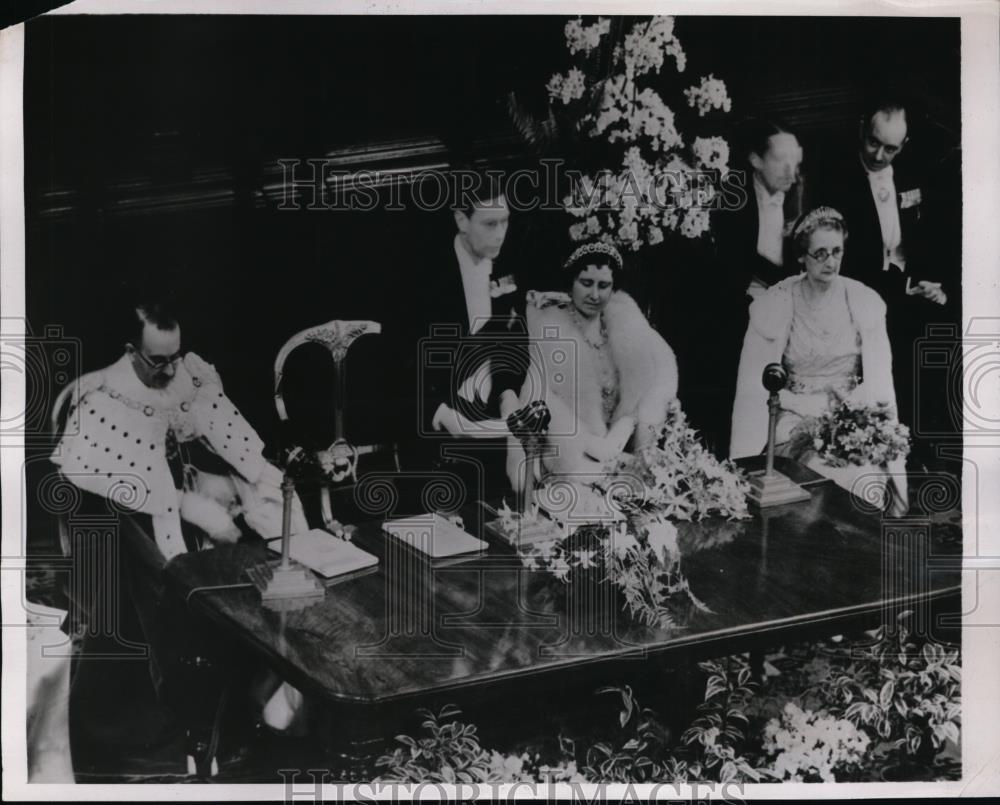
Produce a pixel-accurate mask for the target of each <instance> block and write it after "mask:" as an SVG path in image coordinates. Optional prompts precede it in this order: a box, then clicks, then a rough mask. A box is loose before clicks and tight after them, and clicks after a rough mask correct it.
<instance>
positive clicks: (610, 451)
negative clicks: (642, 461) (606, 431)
mask: <svg viewBox="0 0 1000 805" xmlns="http://www.w3.org/2000/svg"><path fill="white" fill-rule="evenodd" d="M621 452H622V451H621V447H620V446H619V444H618V442H617V440H616V439H612V438H608V437H606V436H595V437H593V438H591V439H590V440H589V441H588V442H587V447H586V448H585V449H584V453H585V454H586V455H588V456H590V457H591V458H592V459H594V460H595V461H609V460H610V459H613V458H616V457H618V456H619V455H621Z"/></svg>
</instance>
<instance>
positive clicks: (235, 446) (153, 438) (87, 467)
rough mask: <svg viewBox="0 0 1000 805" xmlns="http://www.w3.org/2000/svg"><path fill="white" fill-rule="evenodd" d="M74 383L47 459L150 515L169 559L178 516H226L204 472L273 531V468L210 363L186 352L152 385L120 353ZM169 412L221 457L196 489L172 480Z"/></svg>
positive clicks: (220, 521) (223, 522)
mask: <svg viewBox="0 0 1000 805" xmlns="http://www.w3.org/2000/svg"><path fill="white" fill-rule="evenodd" d="M77 391H78V398H77V400H76V402H75V405H74V407H73V409H72V410H71V411H70V413H69V415H68V417H67V420H66V425H65V428H64V430H63V434H62V438H61V440H60V442H59V445H58V446H57V447H56V450H55V452H54V453H53V455H52V461H53V463H55V464H57V465H59V466H60V468H61V470H62V473H63V475H64V476H65V477H66V479H67V480H69V481H70V482H71V483H72V484H74V485H75V486H78V487H79V488H80V489H83V490H85V491H87V492H91V493H93V494H96V495H99V496H101V497H104V498H109V499H111V500H112V501H114V502H115V503H116V504H117V505H119V506H121V507H122V508H124V509H127V510H130V511H135V512H140V513H142V514H148V515H150V516H151V517H152V521H153V531H154V536H155V539H156V544H157V546H158V547H159V549H160V551H161V552H162V553H163V555H164V556H165V557H166V558H167V559H168V560H169V559H172V558H173V557H174V556H176V555H177V554H179V553H183V552H184V551H185V544H184V540H183V537H182V534H181V519H182V518H183V519H185V520H189V521H190V522H193V523H194V524H195V525H198V526H199V527H201V528H203V529H204V530H205V531H207V532H208V533H210V534H212V533H215V532H216V531H220V532H221V531H224V530H225V529H226V526H227V525H228V526H232V521H231V519H230V518H229V515H228V512H227V510H226V508H225V500H224V497H223V496H220V495H218V494H215V493H214V492H213V491H212V490H211V489H210V488H209V484H210V482H213V481H214V482H215V483H214V486H216V487H218V486H220V483H219V482H221V485H223V486H225V487H226V488H227V489H228V490H234V491H229V495H231V496H232V495H235V497H238V498H239V502H240V504H241V506H242V509H243V513H244V517H245V518H246V521H247V523H248V524H249V525H250V526H251V527H252V528H253V529H254V530H256V531H258V532H260V533H261V535H262V536H264V537H274V536H279V535H280V534H281V509H282V497H281V491H280V484H281V471H280V470H278V468H277V467H275V466H273V465H272V464H269V463H268V462H267V461H266V460H265V459H264V457H263V455H262V454H261V453H262V450H263V447H264V444H263V442H262V441H261V440H260V437H259V436H258V435H257V433H256V432H255V431H254V429H253V428H252V427H251V426H250V423H249V422H247V421H246V419H244V418H243V416H242V415H241V414H240V412H239V411H238V410H237V409H236V406H235V405H233V403H232V401H231V400H230V399H229V398H228V397H226V395H225V393H224V392H223V390H222V381H221V380H220V379H219V375H218V373H217V372H216V371H215V367H213V366H212V365H211V364H209V363H206V362H205V361H204V360H202V359H201V358H200V357H198V356H197V355H195V354H194V353H188V354H187V356H185V358H184V360H183V361H182V362H181V363H179V364H178V365H177V370H176V373H175V375H174V378H173V380H172V381H171V382H170V384H169V385H168V386H167V388H165V389H151V388H148V387H147V386H145V385H143V383H142V382H141V381H140V380H139V378H138V377H137V376H136V374H135V370H134V369H133V368H132V365H131V361H130V359H129V357H128V356H127V355H124V356H122V357H121V358H120V359H119V360H118V361H116V362H115V363H113V364H112V365H111V366H108V367H107V368H105V369H102V370H101V371H99V372H94V373H93V374H90V375H86V376H85V377H83V378H81V380H80V388H79V389H78V390H77ZM168 412H169V415H168ZM168 418H172V420H173V427H174V431H175V433H176V435H177V438H178V441H180V442H184V441H188V440H191V439H201V440H203V442H204V443H205V444H206V445H207V446H208V447H209V448H210V449H211V450H212V452H214V453H215V454H216V455H218V456H219V457H220V458H222V459H223V460H224V461H225V462H226V463H227V464H228V465H229V466H230V468H231V473H230V475H229V478H228V481H227V480H226V479H225V478H224V477H223V476H214V475H211V474H208V473H205V474H204V476H205V477H204V478H203V479H202V480H203V481H204V482H205V483H204V484H203V485H202V486H199V488H198V490H197V492H196V493H193V492H191V491H188V492H185V493H183V494H182V493H181V492H180V491H179V490H178V489H177V488H176V486H175V481H174V478H173V476H172V475H171V472H170V467H169V465H168V462H167V455H166V435H167V430H168V427H170V424H169V423H168ZM178 431H180V432H178ZM230 481H231V483H232V486H230V485H229V482H230ZM199 493H200V494H199ZM220 497H223V499H222V500H220ZM294 514H295V516H294V519H293V531H299V530H305V529H306V524H305V518H304V517H303V516H302V514H301V507H300V506H298V505H296V507H295V512H294Z"/></svg>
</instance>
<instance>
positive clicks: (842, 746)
mask: <svg viewBox="0 0 1000 805" xmlns="http://www.w3.org/2000/svg"><path fill="white" fill-rule="evenodd" d="M869 743H870V741H869V739H868V736H867V735H865V733H864V732H862V731H861V730H859V729H858V728H857V727H856V726H855V725H854V724H852V723H851V722H850V721H848V720H847V719H846V718H837V717H835V716H832V715H829V714H828V713H826V712H825V711H822V710H820V711H819V712H818V713H814V712H813V711H812V710H803V709H802V708H801V707H799V706H798V705H797V704H795V703H794V702H788V703H787V704H786V705H785V709H784V711H783V712H782V714H781V719H780V721H779V720H778V719H777V718H772V719H771V720H770V721H768V722H767V724H766V725H765V726H764V741H763V752H764V754H766V755H770V756H772V757H773V758H774V763H773V765H772V767H771V768H770V769H769V771H770V773H771V774H772V775H773V776H774V777H775V778H777V779H778V780H788V781H791V782H797V783H802V782H817V781H822V782H825V783H833V782H836V781H837V777H836V776H835V775H834V772H835V771H836V772H839V773H840V774H842V775H843V774H845V773H846V774H848V775H850V774H851V773H852V772H853V771H854V770H855V769H857V767H859V766H860V765H861V763H862V761H863V760H864V758H865V753H866V752H867V751H868V745H869Z"/></svg>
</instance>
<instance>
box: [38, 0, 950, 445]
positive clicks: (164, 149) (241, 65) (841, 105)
mask: <svg viewBox="0 0 1000 805" xmlns="http://www.w3.org/2000/svg"><path fill="white" fill-rule="evenodd" d="M564 23H565V18H562V17H560V18H553V17H523V18H513V17H445V18H442V17H377V18H376V17H322V18H321V17H273V18H266V17H215V16H198V17H194V16H187V17H151V16H142V17H132V16H128V17H124V16H123V17H56V18H42V19H37V20H34V21H31V22H29V23H28V24H27V26H26V43H25V96H24V97H25V100H24V113H25V132H26V144H25V150H26V153H25V158H26V176H25V178H26V204H27V216H28V217H27V226H28V233H27V273H26V281H27V305H28V318H29V322H30V325H31V326H32V328H33V329H34V330H35V332H41V331H42V329H43V328H44V327H45V325H48V324H53V323H55V324H60V325H62V326H63V328H64V332H65V333H66V335H68V336H71V337H75V338H79V339H81V341H82V343H83V345H84V350H83V353H82V366H81V369H82V370H83V371H89V370H93V369H96V368H98V367H100V366H103V365H105V364H107V363H109V362H111V361H112V360H114V359H115V358H116V357H117V356H118V355H120V353H121V343H122V339H121V337H120V335H119V334H117V333H115V332H112V331H111V330H110V329H109V322H110V321H111V320H112V316H111V314H112V313H113V311H114V309H115V306H116V304H117V303H118V302H119V301H120V297H119V294H120V291H119V289H120V286H121V282H122V281H123V280H130V279H137V278H140V279H141V278H151V277H159V278H161V279H165V280H166V281H167V284H169V285H172V286H173V287H174V288H175V289H177V290H178V291H180V292H181V297H182V303H183V307H182V314H183V316H184V319H183V326H184V340H185V346H186V347H188V348H191V349H195V350H196V351H198V352H199V353H200V354H202V355H203V356H204V357H206V358H207V359H208V360H210V361H211V362H214V363H215V364H216V366H217V367H218V368H219V370H220V372H221V374H222V377H223V379H224V380H225V382H226V386H227V390H228V391H229V393H230V395H231V396H232V397H233V399H234V400H235V401H236V402H237V404H238V405H239V406H240V408H241V410H243V411H244V412H245V414H246V415H247V417H248V418H249V419H250V420H251V421H252V422H253V423H254V424H255V425H256V426H257V427H258V429H259V430H260V432H261V435H262V436H263V437H264V438H265V440H271V439H273V437H274V435H275V432H276V417H275V414H274V409H273V405H272V402H271V396H270V392H271V389H270V386H271V365H272V362H273V359H274V355H275V354H276V352H277V350H278V348H279V347H280V345H281V344H282V343H283V342H284V340H285V339H286V338H287V337H288V336H289V335H291V334H292V333H293V332H295V331H297V330H299V329H301V328H303V327H305V326H308V325H311V324H316V323H319V322H323V321H326V320H328V319H332V318H375V319H380V320H384V319H385V318H386V317H387V316H390V315H391V310H392V309H393V306H394V305H397V304H400V303H401V302H402V303H404V304H405V300H399V299H398V298H396V297H395V296H394V290H395V289H396V288H398V287H399V283H398V278H399V272H401V271H406V270H407V269H406V263H405V261H401V260H400V257H399V255H400V254H403V255H404V256H405V254H406V253H407V251H410V253H413V252H414V251H416V250H419V248H420V243H421V241H422V239H423V238H425V237H430V236H432V235H437V234H438V233H441V234H440V235H439V236H445V237H447V236H448V234H447V233H448V231H449V229H450V223H449V219H448V217H447V215H441V214H438V215H431V214H428V213H420V212H418V211H416V210H413V209H410V210H408V211H406V212H353V213H352V212H347V211H308V210H300V211H283V210H279V209H277V206H278V202H279V201H280V198H279V196H278V195H277V190H276V188H277V187H278V183H279V180H280V173H279V172H278V169H277V166H276V160H278V159H281V158H296V157H298V158H321V157H323V156H325V155H327V154H332V155H334V156H336V157H337V158H338V159H340V160H342V162H343V164H345V165H349V166H350V167H351V168H354V169H358V168H370V169H373V170H374V169H384V168H387V167H402V166H411V167H412V166H419V165H424V166H430V167H434V166H444V165H447V164H449V163H450V162H451V161H453V160H454V159H455V158H456V155H457V154H459V153H461V154H462V155H463V156H468V155H473V156H482V157H489V158H491V159H492V160H494V161H496V162H498V163H501V164H507V165H518V164H530V159H531V154H529V152H528V151H527V149H526V148H525V147H524V146H523V145H522V144H521V143H520V141H519V140H518V138H517V136H516V132H515V130H514V128H513V127H512V125H511V123H510V122H509V118H508V115H507V112H506V105H505V99H506V96H507V93H508V92H511V91H514V92H517V93H518V94H519V95H520V96H522V97H525V98H529V99H530V98H533V99H534V100H535V101H537V100H538V99H539V98H542V97H544V94H543V89H542V88H543V86H544V84H545V82H546V81H547V80H548V77H549V76H550V75H551V74H552V73H553V72H555V71H557V70H565V68H566V65H567V62H566V58H567V52H566V51H565V48H564V45H563V35H562V28H563V25H564ZM677 33H678V36H679V38H680V39H681V41H682V43H683V44H684V46H685V48H686V50H687V53H688V67H687V71H686V72H685V74H684V75H683V76H682V77H680V78H676V79H675V78H672V77H670V76H669V74H670V73H672V69H671V68H670V66H669V65H668V67H667V68H666V69H665V71H664V73H665V78H664V98H665V100H666V101H667V103H668V104H669V105H673V104H676V103H677V102H678V98H679V96H678V95H676V94H675V93H673V92H671V91H670V86H673V85H671V83H670V82H674V84H675V85H676V87H683V86H687V85H690V84H692V83H696V82H697V79H698V77H699V76H700V75H702V74H707V73H709V72H711V73H714V74H715V75H716V76H717V77H718V78H721V79H723V80H724V81H725V82H726V83H727V85H728V88H729V94H730V96H731V97H732V98H733V114H732V116H731V118H732V120H733V121H737V120H739V119H740V118H741V117H743V116H745V115H746V114H748V113H763V114H780V115H781V116H783V117H784V118H785V119H786V120H788V121H789V122H790V123H791V124H793V125H794V126H796V127H797V129H798V131H799V133H800V138H801V140H802V141H803V144H804V146H805V149H806V163H805V168H806V170H808V169H809V165H810V163H813V162H816V161H819V160H822V159H823V156H824V154H828V153H830V152H831V149H835V148H850V147H852V145H851V143H852V140H853V137H854V134H855V131H856V120H857V117H856V115H857V112H858V108H859V103H860V100H861V97H862V94H863V92H864V90H865V89H867V88H868V87H870V86H871V85H872V84H873V83H875V82H880V81H885V80H895V81H896V82H898V83H902V84H903V85H904V86H905V87H906V88H907V89H909V90H910V91H911V92H912V93H913V94H914V95H915V96H917V97H919V98H920V99H921V100H922V101H923V109H922V110H921V112H920V115H919V119H915V120H914V125H913V126H912V127H911V128H912V129H913V130H912V132H911V134H912V140H913V143H912V146H910V147H909V148H910V150H911V151H912V152H914V153H913V156H916V157H918V158H920V159H923V160H924V161H925V162H926V163H927V164H928V165H929V166H930V167H931V168H932V169H933V171H934V172H936V174H937V175H938V177H939V181H940V184H941V186H942V187H946V186H949V184H948V180H950V181H951V185H950V191H951V192H952V193H957V192H958V190H957V188H959V187H960V184H959V181H960V178H959V177H960V160H959V154H958V150H957V148H958V145H959V142H960V137H959V128H960V119H961V117H960V114H961V113H960V103H959V99H960V92H959V65H960V53H959V44H960V38H959V24H958V20H955V19H911V20H907V19H889V18H886V19H880V18H867V19H844V18H821V17H811V18H794V19H793V18H773V17H767V18H765V17H742V18H720V17H683V18H679V19H678V21H677ZM720 133H723V134H726V133H727V132H726V131H725V130H723V131H722V132H720ZM955 203H956V204H958V203H960V200H959V199H958V198H957V197H956V198H955ZM547 233H548V234H547ZM550 234H551V233H550V232H548V227H547V226H546V224H545V221H544V220H543V219H540V218H538V217H537V216H536V217H532V216H525V217H523V218H521V219H520V220H518V219H515V222H514V224H513V227H512V230H511V235H510V238H509V240H508V244H507V246H506V247H505V251H504V254H503V260H504V261H505V262H506V263H507V264H510V265H517V266H518V268H519V269H520V270H521V271H522V273H524V272H527V273H528V274H529V275H532V274H533V273H535V274H537V276H543V275H544V273H545V272H546V270H548V269H549V268H551V265H552V261H553V260H554V251H553V248H554V247H552V246H551V243H550V241H551V238H550V237H549V236H548V235H550ZM390 255H392V256H390ZM658 259H662V260H663V262H664V267H663V274H662V281H661V282H659V283H658V284H656V285H655V286H653V287H651V288H650V287H647V288H645V289H640V292H644V293H646V294H647V295H654V296H656V297H657V298H655V299H647V300H645V301H647V302H650V303H653V304H654V306H655V307H657V310H658V311H659V313H658V318H659V321H658V324H659V325H660V326H661V329H662V330H663V332H664V334H665V335H666V336H667V338H668V340H670V341H671V342H672V343H680V342H681V341H682V340H683V338H684V336H685V334H686V333H687V332H688V323H689V321H691V320H692V319H698V320H701V321H705V320H706V317H710V314H711V298H710V297H706V296H705V295H702V294H700V293H695V291H694V290H693V289H694V288H696V287H703V286H699V285H697V283H694V284H692V278H693V277H695V276H697V275H701V276H702V279H703V278H704V272H705V270H706V267H707V266H710V259H709V257H708V244H682V245H680V246H678V247H676V248H674V249H673V250H668V253H664V254H663V256H662V258H658ZM955 271H956V275H955V276H960V275H959V274H958V273H957V266H956V267H955ZM426 281H427V282H433V277H427V278H426ZM539 284H542V283H541V282H540V283H539ZM681 371H682V384H683V382H684V380H683V378H684V376H685V366H684V364H683V362H682V366H681ZM682 388H683V385H682Z"/></svg>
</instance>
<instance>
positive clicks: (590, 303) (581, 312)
mask: <svg viewBox="0 0 1000 805" xmlns="http://www.w3.org/2000/svg"><path fill="white" fill-rule="evenodd" d="M622 267H623V263H622V257H621V254H619V252H618V250H617V249H616V248H615V247H614V246H611V245H609V244H607V243H601V242H596V241H595V242H590V243H585V244H583V245H581V246H579V247H578V248H576V249H575V250H574V251H573V253H572V254H571V255H570V256H569V258H568V259H567V260H566V261H565V263H564V264H563V271H564V278H565V288H566V292H557V293H537V292H529V294H528V298H527V302H528V304H527V325H528V335H529V338H530V340H531V342H530V343H531V347H530V351H531V366H530V368H529V370H528V373H527V377H526V379H525V383H524V386H523V388H522V390H521V398H520V401H521V404H522V405H526V404H528V403H530V402H532V401H536V400H543V401H544V402H545V403H546V404H547V406H548V409H549V411H550V413H551V421H550V423H549V427H548V434H547V438H546V443H547V449H546V450H545V452H544V455H543V456H542V465H543V467H544V469H545V471H546V473H554V474H559V475H572V474H578V473H583V474H588V473H589V474H593V473H594V472H600V471H601V467H602V466H603V465H604V463H605V462H606V461H607V460H609V459H612V458H615V457H617V456H618V455H620V454H621V453H622V452H623V451H624V450H625V449H626V448H627V447H629V446H631V447H633V448H638V447H641V446H643V445H644V444H647V443H648V442H650V441H651V440H652V439H653V437H654V435H655V433H656V432H657V430H658V428H659V426H660V425H662V424H663V422H664V420H665V418H666V413H667V407H668V404H669V403H670V402H671V400H673V399H674V398H675V397H676V396H677V362H676V360H675V358H674V353H673V351H672V350H671V349H670V347H669V346H668V345H667V343H666V342H665V341H664V340H663V338H661V337H660V335H659V333H657V332H656V331H655V330H654V329H653V328H652V327H651V326H650V325H649V322H647V321H646V318H645V316H643V314H642V312H641V311H640V310H639V306H638V305H637V304H636V303H635V301H634V300H633V299H632V297H630V296H629V295H628V294H626V293H625V292H624V291H620V290H616V286H617V284H618V279H619V276H620V275H621V271H622ZM584 480H585V479H584ZM515 486H516V485H515Z"/></svg>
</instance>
